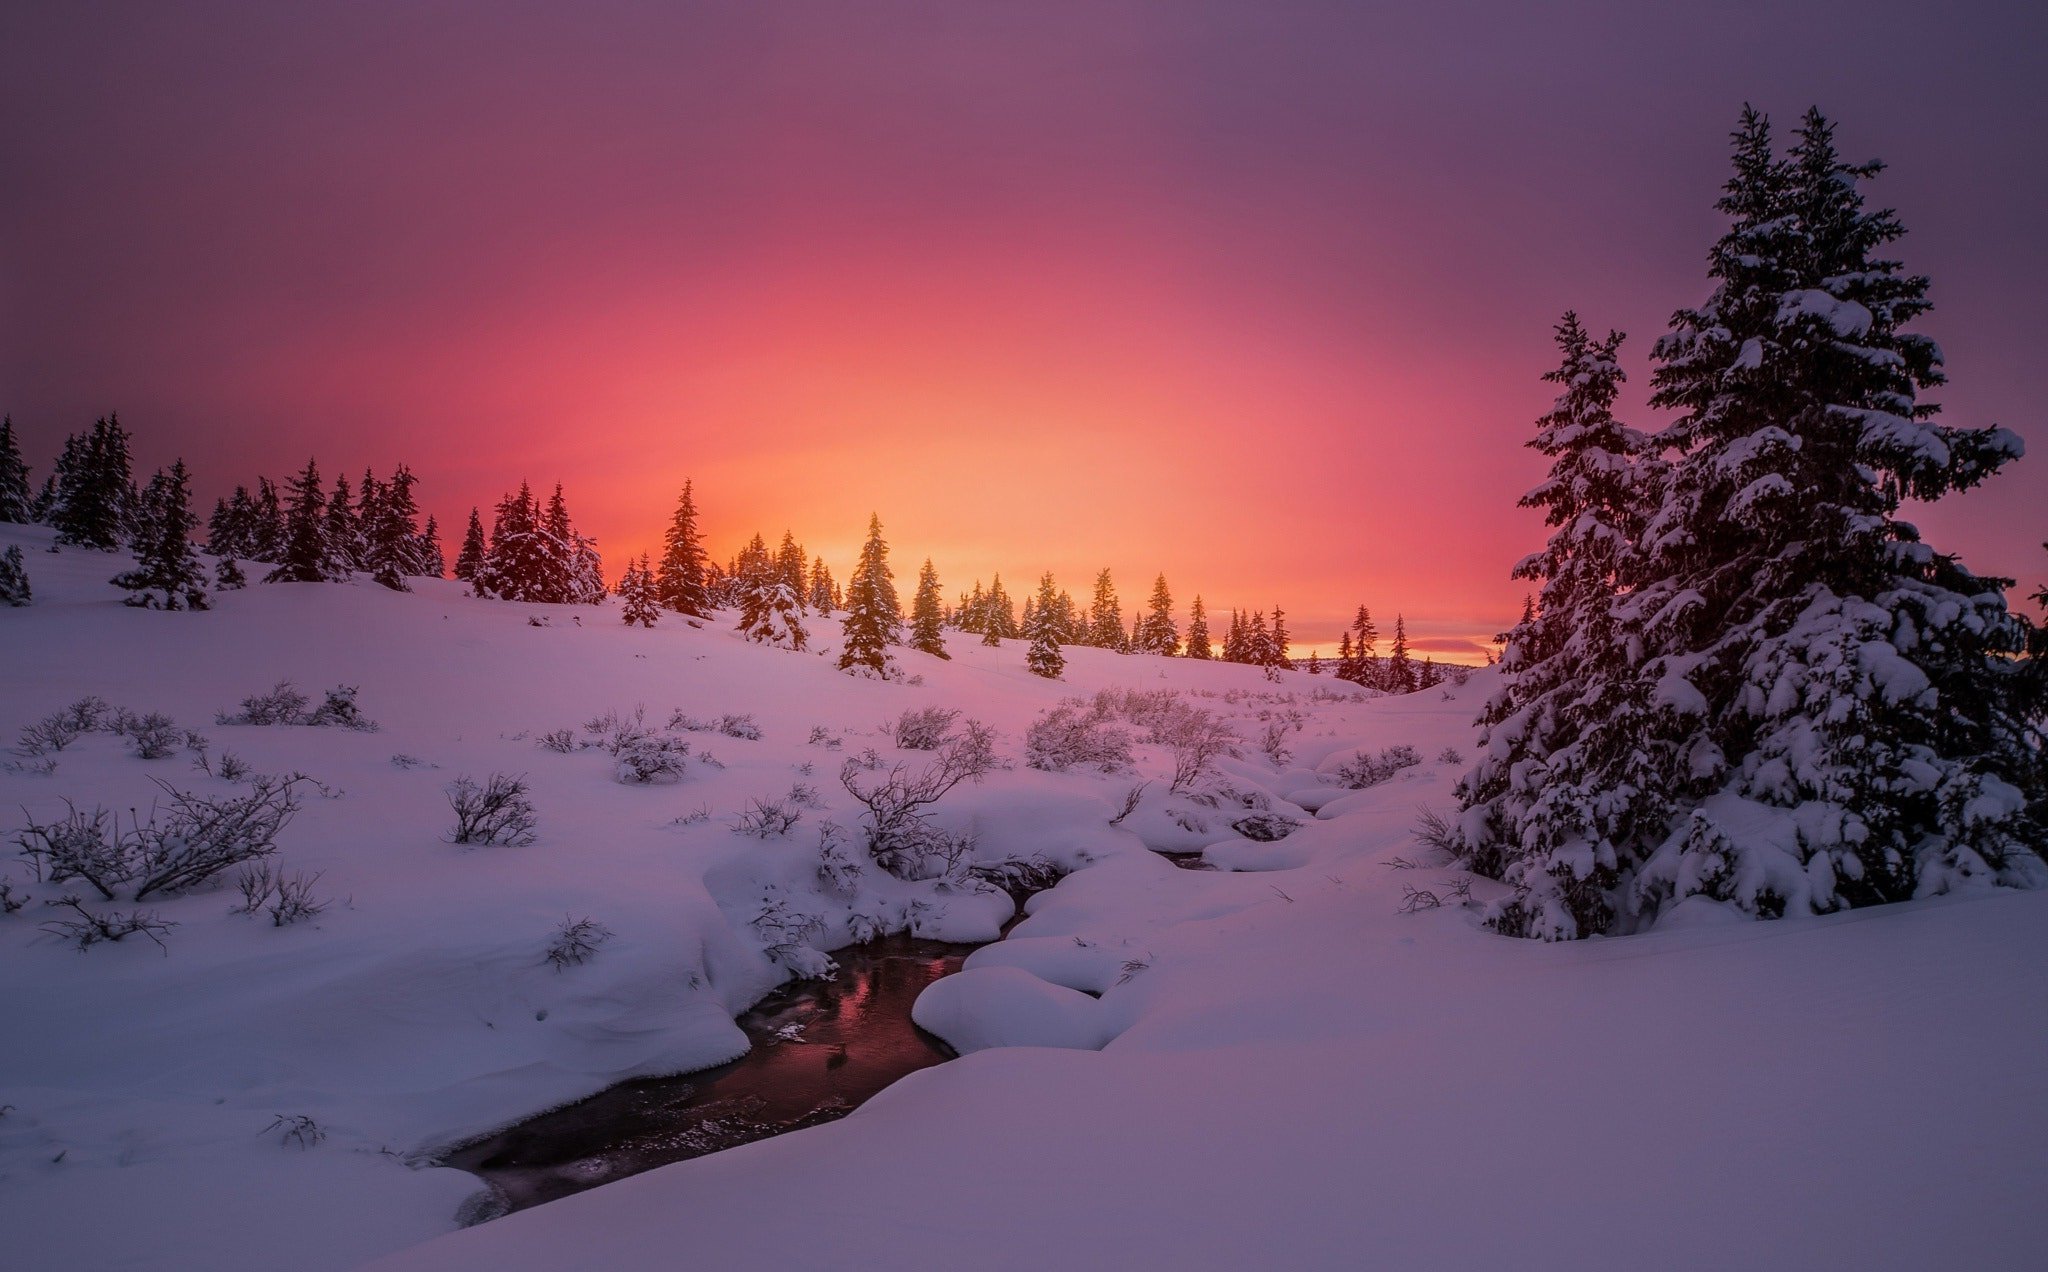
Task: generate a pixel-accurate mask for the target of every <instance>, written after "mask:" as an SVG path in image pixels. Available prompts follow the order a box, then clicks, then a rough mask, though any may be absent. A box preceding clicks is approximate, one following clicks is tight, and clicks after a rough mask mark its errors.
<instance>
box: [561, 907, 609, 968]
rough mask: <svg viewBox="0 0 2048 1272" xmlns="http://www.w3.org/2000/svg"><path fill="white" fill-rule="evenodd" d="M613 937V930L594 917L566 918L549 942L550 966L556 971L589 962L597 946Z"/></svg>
mask: <svg viewBox="0 0 2048 1272" xmlns="http://www.w3.org/2000/svg"><path fill="white" fill-rule="evenodd" d="M611 939H612V930H611V929H610V928H608V927H606V926H605V925H604V924H602V923H599V922H598V921H597V920H595V919H592V918H588V917H585V918H581V919H570V918H564V919H563V920H562V922H561V924H560V925H559V926H557V927H556V928H555V935H554V937H553V938H552V939H551V940H549V942H548V950H547V962H548V966H550V967H552V968H554V969H555V970H556V971H558V972H559V971H561V970H562V969H563V968H566V967H575V966H577V965H579V964H581V963H585V962H588V961H589V960H590V956H591V955H593V954H595V953H597V947H598V946H600V945H603V944H604V943H605V942H606V941H609V940H611Z"/></svg>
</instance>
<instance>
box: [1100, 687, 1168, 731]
mask: <svg viewBox="0 0 2048 1272" xmlns="http://www.w3.org/2000/svg"><path fill="white" fill-rule="evenodd" d="M1076 701H1080V700H1078V699H1077V700H1076ZM1085 705H1086V706H1087V708H1088V710H1089V712H1090V714H1092V715H1094V716H1095V717H1096V718H1098V719H1103V720H1125V721H1128V722H1129V723H1131V724H1135V725H1137V726H1138V727H1140V728H1152V727H1155V726H1157V725H1158V724H1160V723H1162V722H1163V721H1164V720H1165V719H1166V718H1167V717H1168V716H1170V715H1172V714H1173V713H1174V712H1175V711H1177V710H1179V709H1180V707H1181V705H1182V704H1181V698H1180V695H1179V694H1178V693H1176V692H1174V691H1173V690H1171V689H1130V688H1123V687H1115V688H1109V689H1100V690H1097V691H1096V694H1095V696H1094V697H1093V698H1090V699H1087V700H1086V704H1085Z"/></svg>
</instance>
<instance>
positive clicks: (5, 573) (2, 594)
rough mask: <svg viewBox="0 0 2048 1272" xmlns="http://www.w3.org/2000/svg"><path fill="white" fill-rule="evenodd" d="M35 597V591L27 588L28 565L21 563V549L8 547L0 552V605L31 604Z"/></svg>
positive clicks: (33, 602)
mask: <svg viewBox="0 0 2048 1272" xmlns="http://www.w3.org/2000/svg"><path fill="white" fill-rule="evenodd" d="M35 599H36V598H35V593H33V592H32V591H30V590H29V586H28V566H26V565H24V564H23V563H22V559H21V549H20V548H19V547H9V548H8V549H7V551H5V552H0V605H8V606H22V605H33V604H35Z"/></svg>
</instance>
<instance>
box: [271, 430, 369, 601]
mask: <svg viewBox="0 0 2048 1272" xmlns="http://www.w3.org/2000/svg"><path fill="white" fill-rule="evenodd" d="M285 487H286V489H287V491H288V492H289V493H288V494H287V496H286V499H287V501H288V502H289V503H290V504H291V509H290V511H289V512H287V513H286V514H285V519H284V537H283V540H282V542H281V543H280V544H279V545H278V548H277V568H275V569H273V570H272V571H271V572H270V573H269V574H267V575H265V576H264V578H263V581H264V582H265V583H326V582H329V581H331V580H341V579H346V578H348V577H349V570H348V566H347V565H345V564H344V563H343V562H342V561H341V560H340V559H339V558H338V557H337V556H336V555H335V553H334V551H333V549H332V547H331V546H330V545H329V544H328V542H327V526H328V518H327V492H326V490H325V489H324V488H323V487H322V486H321V484H320V469H319V467H318V465H316V464H315V463H314V461H312V460H310V459H309V460H307V461H306V467H305V470H304V471H303V472H301V473H300V474H299V475H298V476H297V477H294V478H292V479H291V480H290V481H288V482H286V483H285Z"/></svg>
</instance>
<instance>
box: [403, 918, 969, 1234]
mask: <svg viewBox="0 0 2048 1272" xmlns="http://www.w3.org/2000/svg"><path fill="white" fill-rule="evenodd" d="M976 948H977V947H976V946H973V945H956V944H948V943H945V942H941V941H926V940H919V939H917V938H915V937H910V936H890V937H884V938H882V939H880V940H876V941H871V942H869V943H868V944H866V945H858V946H853V947H850V948H847V949H843V950H838V951H835V952H834V954H833V958H834V959H835V960H837V962H838V964H839V971H838V973H837V974H836V975H834V976H833V977H832V978H831V979H829V980H822V981H800V982H796V983H794V984H790V985H786V986H784V987H783V988H781V989H779V990H776V991H775V992H774V993H772V994H770V995H769V996H768V997H767V998H764V999H762V1000H761V1001H760V1002H759V1003H757V1004H755V1005H754V1006H753V1007H752V1008H750V1009H749V1010H747V1011H746V1012H744V1013H742V1014H741V1015H740V1016H739V1017H738V1019H737V1021H736V1023H737V1024H738V1025H739V1026H740V1028H742V1029H744V1030H745V1031H746V1034H747V1037H748V1039H749V1040H750V1041H751V1042H752V1044H753V1046H752V1049H750V1050H749V1051H748V1052H747V1054H745V1055H743V1056H741V1057H740V1058H739V1059H737V1060H733V1061H731V1062H729V1063H726V1064H722V1065H719V1066H717V1067H716V1068H711V1069H701V1070H698V1071H697V1072H695V1073H689V1074H684V1075H682V1076H679V1077H669V1078H644V1079H640V1080H638V1081H633V1082H624V1083H621V1084H619V1085H618V1086H614V1087H610V1088H607V1089H606V1090H604V1091H600V1092H599V1093H598V1094H596V1095H593V1096H591V1097H590V1098H589V1099H587V1100H582V1101H579V1102H577V1103H575V1104H570V1105H565V1106H564V1107H562V1108H559V1109H556V1110H554V1111H553V1112H551V1113H543V1114H541V1115H539V1116H538V1117H532V1118H528V1119H527V1120H526V1121H523V1122H519V1123H516V1124H515V1125H513V1126H510V1127H507V1128H506V1129H504V1130H502V1131H499V1132H497V1133H496V1134H494V1135H491V1136H488V1137H486V1138H484V1139H481V1140H476V1141H474V1142H472V1143H469V1144H465V1145H463V1146H462V1147H460V1148H457V1149H455V1150H453V1151H452V1152H450V1153H448V1154H447V1156H446V1157H444V1158H443V1159H442V1162H441V1164H442V1165H445V1166H454V1167H457V1168H458V1169H461V1170H466V1171H468V1172H470V1173H471V1174H473V1175H477V1176H480V1177H481V1178H482V1179H483V1180H484V1181H485V1182H486V1183H488V1184H490V1185H491V1187H492V1188H493V1189H494V1190H495V1191H496V1192H497V1194H498V1197H499V1199H500V1201H501V1202H502V1203H503V1204H502V1208H494V1213H504V1212H506V1211H510V1210H524V1209H526V1208H527V1207H528V1206H537V1205H539V1204H541V1203H542V1202H545V1201H553V1200H554V1199H555V1198H557V1197H566V1196H568V1195H569V1194H570V1193H574V1192H581V1191H582V1190H584V1189H586V1188H594V1187H596V1186H597V1185H599V1184H605V1183H610V1182H611V1181H613V1180H615V1179H623V1178H624V1177H626V1176H627V1175H633V1174H637V1173H639V1172H640V1171H643V1170H651V1169H653V1168H654V1167H656V1166H665V1165H667V1164H668V1163H670V1162H679V1161H684V1160H686V1159H688V1158H692V1157H702V1156H704V1155H705V1154H706V1153H715V1152H717V1151H718V1150H720V1149H723V1148H732V1147H734V1146H735V1145H739V1144H746V1143H750V1142H752V1141H754V1140H758V1139H766V1138H768V1137H769V1136H771V1135H780V1134H782V1133H783V1132H785V1131H793V1130H797V1129H799V1128H802V1127H806V1126H816V1125H818V1124H819V1123H821V1122H829V1121H832V1120H834V1119H835V1118H841V1117H844V1116H846V1115H847V1114H848V1113H850V1112H852V1111H853V1110H854V1109H855V1108H856V1107H857V1106H859V1105H860V1104H861V1103H862V1102H863V1101H865V1100H866V1099H867V1098H868V1097H870V1096H872V1095H874V1094H875V1093H876V1092H878V1091H880V1090H881V1089H882V1088H883V1087H885V1086H888V1085H889V1084H890V1083H892V1082H894V1081H895V1080H896V1079H898V1078H900V1077H902V1076H903V1075H904V1074H906V1073H913V1072H915V1071H917V1070H919V1069H924V1068H929V1067H930V1066H932V1065H935V1064H938V1063H940V1062H941V1061H943V1060H947V1059H950V1058H951V1057H952V1055H953V1053H952V1051H951V1050H950V1049H949V1048H948V1047H947V1046H946V1044H945V1043H943V1042H940V1041H939V1040H938V1039H937V1038H935V1037H933V1036H932V1035H930V1034H928V1033H926V1032H924V1031H923V1030H922V1029H919V1028H918V1027H917V1026H916V1025H914V1024H912V1023H911V1020H910V1007H911V1004H912V1003H913V1002H915V1001H916V1000H917V996H918V994H919V993H920V992H921V991H922V990H923V989H924V987H925V986H926V985H929V984H931V983H932V982H933V981H935V980H937V979H938V978H939V977H941V976H944V975H946V974H948V973H950V972H954V971H958V970H959V968H960V964H961V963H962V962H963V961H964V960H965V959H966V957H967V956H968V954H970V953H972V952H973V951H974V950H975V949H976ZM478 1217H480V1218H481V1217H487V1216H482V1215H480V1216H478Z"/></svg>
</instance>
